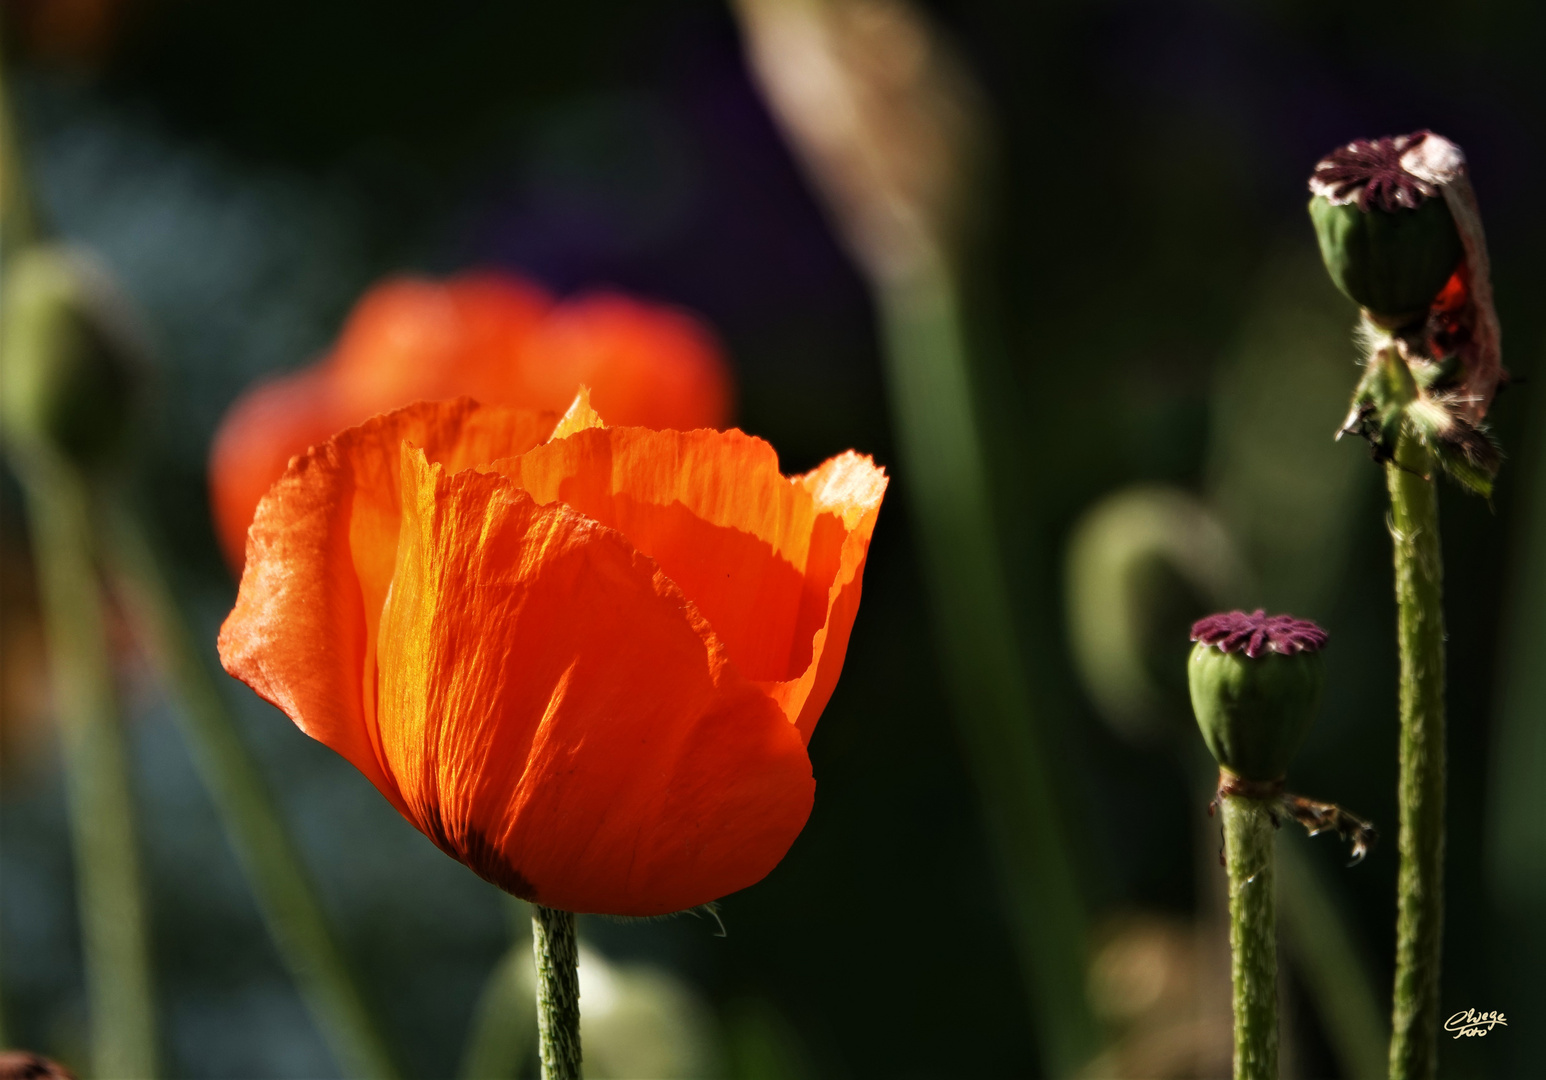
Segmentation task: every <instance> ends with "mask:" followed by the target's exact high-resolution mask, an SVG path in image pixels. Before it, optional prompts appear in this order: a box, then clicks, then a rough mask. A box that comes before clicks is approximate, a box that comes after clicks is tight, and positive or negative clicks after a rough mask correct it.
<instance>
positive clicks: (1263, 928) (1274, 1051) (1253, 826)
mask: <svg viewBox="0 0 1546 1080" xmlns="http://www.w3.org/2000/svg"><path fill="white" fill-rule="evenodd" d="M1219 809H1220V812H1221V813H1222V815H1223V818H1224V862H1225V866H1226V867H1227V868H1228V872H1229V954H1230V955H1229V973H1230V983H1231V986H1232V987H1233V990H1234V994H1233V1004H1234V1014H1235V1080H1277V1075H1278V945H1277V915H1276V909H1275V905H1274V903H1273V872H1272V869H1273V868H1272V846H1273V839H1274V835H1273V834H1274V833H1275V832H1276V829H1277V827H1276V826H1275V825H1274V824H1273V804H1272V803H1271V802H1270V801H1268V800H1263V799H1247V798H1245V797H1244V796H1241V795H1230V796H1227V797H1225V798H1223V799H1220V800H1219Z"/></svg>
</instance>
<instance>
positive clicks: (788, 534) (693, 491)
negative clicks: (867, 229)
mask: <svg viewBox="0 0 1546 1080" xmlns="http://www.w3.org/2000/svg"><path fill="white" fill-rule="evenodd" d="M490 468H491V469H494V470H496V471H498V472H499V473H500V474H501V475H504V476H506V477H508V478H510V479H511V480H512V481H513V482H515V483H516V484H517V485H518V486H520V487H521V488H522V489H524V490H526V491H528V492H530V493H531V495H532V497H533V498H534V499H536V501H537V502H539V503H542V504H548V503H553V502H561V503H563V504H565V505H567V506H571V507H573V508H575V509H576V510H579V511H580V512H581V513H583V514H585V515H586V516H588V517H591V518H593V519H595V520H596V521H598V522H600V523H601V524H603V525H606V526H607V527H609V528H614V529H616V530H618V531H619V532H621V533H622V534H623V535H625V536H627V537H628V539H629V542H630V543H632V544H633V545H634V546H635V547H636V548H637V549H638V550H639V551H641V552H643V553H644V554H646V555H649V556H650V557H651V558H653V559H654V560H655V561H656V562H657V563H658V564H659V565H660V567H661V569H662V570H664V571H665V573H666V575H667V576H668V577H670V578H671V580H672V581H674V582H675V583H676V584H677V585H678V586H679V587H680V588H681V590H682V592H683V593H684V594H685V595H686V596H687V597H688V598H689V599H690V600H692V602H693V603H694V604H695V605H696V607H697V608H698V610H699V611H701V612H702V613H703V615H704V617H705V618H706V619H707V620H708V622H709V625H710V626H712V627H713V628H714V631H715V633H716V634H717V635H718V636H719V638H720V640H722V641H723V642H724V643H725V647H726V650H727V651H728V653H729V655H730V657H731V659H733V660H734V661H735V663H736V666H737V667H738V668H739V669H740V670H741V671H742V672H743V673H745V675H746V677H747V678H749V679H752V680H754V681H756V682H758V683H761V684H764V685H765V686H767V687H768V688H769V691H770V692H771V693H774V694H775V696H776V697H777V698H778V699H779V701H780V703H781V705H782V706H783V707H784V709H785V712H786V715H787V716H788V719H789V720H790V722H792V723H796V724H797V725H798V726H799V727H800V730H801V733H802V735H803V736H804V737H806V738H809V736H810V732H811V730H812V729H813V728H814V726H815V723H816V719H817V717H818V716H819V715H820V711H821V708H822V706H824V705H825V703H826V699H827V697H828V696H830V694H831V690H832V685H833V684H834V683H835V681H836V678H837V674H838V672H839V671H840V670H841V667H842V661H843V655H844V652H845V650H846V648H847V643H848V633H849V630H850V628H851V626H852V622H853V618H854V615H855V612H856V611H857V607H858V600H859V582H860V578H861V576H862V573H863V567H864V559H865V555H866V553H867V551H868V549H869V540H870V534H871V532H872V531H873V529H874V525H875V518H876V515H877V513H878V510H879V504H880V498H881V496H882V494H883V493H884V491H885V486H886V478H885V474H884V473H883V472H882V471H881V470H880V469H878V468H876V467H875V465H874V463H873V462H872V461H870V459H869V458H867V457H861V456H859V455H856V454H851V453H850V454H845V455H843V456H842V457H840V458H834V459H832V461H829V462H828V463H827V464H826V465H823V466H822V467H821V468H820V469H818V470H816V471H815V472H813V473H811V474H809V475H808V476H805V477H797V478H793V479H791V478H788V477H785V476H783V475H782V474H781V473H780V472H779V469H778V455H777V454H776V453H775V452H774V450H773V448H772V447H771V446H769V445H768V444H767V443H765V442H763V441H762V440H761V439H757V438H753V437H751V436H748V435H745V434H743V433H742V432H739V431H728V432H716V431H692V432H679V431H649V430H646V429H643V428H604V429H592V430H588V431H582V432H577V433H576V434H574V435H571V436H569V437H567V438H561V439H554V440H552V441H551V442H548V443H546V444H544V445H543V446H540V447H537V448H535V449H534V450H532V451H530V452H528V453H526V454H524V455H522V456H521V457H520V458H518V459H515V460H511V461H500V462H496V463H494V464H493V465H491V466H490ZM785 683H787V684H790V685H788V686H783V687H775V684H785Z"/></svg>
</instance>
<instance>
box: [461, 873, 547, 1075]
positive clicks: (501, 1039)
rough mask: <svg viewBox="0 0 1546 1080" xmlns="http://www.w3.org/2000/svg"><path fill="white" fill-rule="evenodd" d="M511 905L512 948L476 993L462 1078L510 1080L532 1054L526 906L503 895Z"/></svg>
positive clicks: (528, 937)
mask: <svg viewBox="0 0 1546 1080" xmlns="http://www.w3.org/2000/svg"><path fill="white" fill-rule="evenodd" d="M505 899H506V901H507V903H508V904H509V907H510V912H511V915H512V916H513V918H512V920H511V921H512V922H513V923H515V924H516V925H515V926H513V927H512V929H513V931H514V933H513V934H512V937H513V938H514V940H513V941H511V943H510V948H509V949H507V950H506V951H505V954H504V956H502V957H501V958H500V960H499V962H498V963H497V964H495V965H494V970H493V971H491V972H489V976H488V980H487V981H486V982H485V983H484V984H483V993H482V994H481V995H479V997H478V1008H477V1012H476V1013H474V1014H473V1020H472V1027H471V1029H470V1030H469V1031H468V1033H467V1042H466V1045H465V1046H464V1048H463V1050H462V1065H461V1069H460V1071H459V1073H458V1075H460V1076H461V1078H462V1080H511V1078H513V1077H514V1076H515V1075H516V1073H517V1072H518V1071H519V1069H520V1066H521V1062H522V1060H523V1059H524V1058H525V1057H526V1055H527V1054H529V1053H530V1052H531V1030H532V1021H533V1020H534V1019H535V1015H534V1013H533V1009H532V1005H533V1001H532V995H531V992H530V988H529V987H528V986H526V985H525V984H524V980H523V979H522V975H523V974H524V972H523V970H522V965H525V964H529V963H531V960H530V958H529V957H528V956H527V953H528V952H529V951H530V949H529V947H530V945H531V940H530V936H529V935H530V932H531V921H530V917H529V915H528V912H529V910H530V909H529V908H528V907H527V905H526V904H525V903H523V902H522V901H520V900H517V899H516V898H515V897H513V896H511V897H506V898H505Z"/></svg>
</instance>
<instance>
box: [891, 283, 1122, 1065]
mask: <svg viewBox="0 0 1546 1080" xmlns="http://www.w3.org/2000/svg"><path fill="white" fill-rule="evenodd" d="M880 299H881V309H882V317H883V319H884V329H885V339H886V355H887V362H888V366H889V372H890V389H891V395H892V408H893V411H894V414H895V417H896V425H897V431H898V437H899V439H900V442H901V453H902V459H903V464H904V466H905V467H906V470H907V472H906V475H907V477H908V480H909V483H910V486H911V492H910V494H911V496H912V507H911V509H912V511H913V519H914V521H915V522H916V523H917V528H918V531H919V534H920V539H921V545H920V546H921V547H922V549H923V569H924V574H925V581H926V582H927V585H928V587H929V591H930V593H931V599H932V601H933V607H934V610H935V612H936V615H937V617H938V620H939V628H940V634H939V637H940V641H939V644H940V646H941V649H942V652H943V654H944V659H945V670H946V674H947V676H948V677H949V686H950V688H951V691H952V696H953V697H954V699H955V701H954V704H955V709H954V713H955V720H956V723H957V726H958V728H959V731H960V734H961V738H962V743H963V747H964V749H965V752H966V760H967V765H968V767H969V769H970V770H971V773H972V776H973V779H974V780H975V781H976V787H977V790H978V792H979V796H980V798H981V800H982V803H983V819H984V822H985V824H986V826H987V830H988V834H989V837H990V839H991V840H992V841H993V842H994V847H995V849H996V853H997V856H998V860H997V861H998V864H999V869H1000V872H1001V874H1002V876H1003V878H1004V882H1005V885H1006V890H1005V891H1006V893H1007V898H1008V901H1009V903H1008V905H1007V914H1008V916H1009V922H1010V928H1011V931H1012V934H1013V940H1014V942H1015V945H1016V951H1017V953H1018V954H1019V959H1020V965H1021V969H1022V971H1023V972H1024V976H1025V980H1026V989H1027V991H1028V994H1029V997H1030V1002H1031V1005H1032V1009H1033V1014H1034V1016H1035V1018H1036V1028H1037V1031H1036V1033H1037V1037H1038V1039H1039V1040H1040V1042H1041V1045H1042V1051H1043V1058H1044V1062H1045V1066H1046V1071H1047V1073H1048V1074H1049V1075H1051V1076H1055V1077H1060V1076H1069V1075H1072V1074H1073V1073H1075V1072H1077V1071H1078V1070H1079V1069H1080V1068H1081V1067H1082V1066H1083V1065H1085V1064H1086V1063H1087V1062H1088V1060H1089V1059H1090V1058H1091V1057H1093V1056H1094V1054H1095V1051H1096V1049H1097V1039H1098V1031H1097V1028H1096V1025H1095V1021H1094V1018H1093V1017H1092V1015H1091V1013H1090V1010H1089V1004H1088V1001H1087V998H1086V995H1085V992H1084V985H1085V962H1086V948H1087V943H1086V926H1085V919H1084V909H1083V905H1082V901H1081V898H1080V896H1079V891H1078V888H1077V885H1076V882H1075V878H1074V868H1073V859H1072V856H1071V853H1070V849H1069V843H1068V838H1067V836H1066V834H1065V832H1064V830H1063V814H1062V812H1061V809H1060V807H1059V806H1058V801H1057V798H1056V796H1055V793H1054V786H1053V782H1052V775H1051V770H1050V768H1049V766H1048V762H1047V754H1046V750H1045V749H1044V747H1043V744H1042V732H1041V724H1042V722H1043V718H1042V717H1040V716H1038V715H1037V710H1036V709H1035V708H1034V707H1033V704H1032V702H1033V700H1034V697H1033V694H1032V691H1031V686H1030V683H1029V680H1028V677H1027V673H1026V669H1025V664H1024V661H1023V659H1022V657H1021V655H1020V653H1019V650H1018V635H1017V631H1016V627H1015V625H1014V618H1013V613H1012V611H1011V609H1010V605H1009V592H1010V590H1009V587H1008V583H1007V575H1006V571H1005V565H1004V561H1003V554H1002V552H1001V550H1000V546H999V541H998V526H997V522H996V521H995V519H994V514H993V510H992V499H991V494H990V486H989V477H988V467H987V461H986V459H985V452H984V448H983V445H982V440H981V434H980V424H979V417H978V415H977V409H976V407H975V405H974V402H973V391H972V382H971V371H970V364H969V362H968V355H967V343H966V335H965V330H964V327H963V325H962V319H961V312H960V308H959V303H958V298H957V295H956V289H955V284H954V278H953V275H952V274H951V272H950V271H949V270H948V268H947V267H946V266H945V265H944V264H943V262H942V261H941V262H937V263H933V264H930V263H927V262H925V263H924V264H923V265H920V266H919V267H917V268H916V269H915V270H914V271H913V272H912V273H910V274H907V275H902V276H899V277H897V278H895V279H893V280H891V281H890V282H888V283H887V285H886V287H885V288H884V289H882V290H881V293H880Z"/></svg>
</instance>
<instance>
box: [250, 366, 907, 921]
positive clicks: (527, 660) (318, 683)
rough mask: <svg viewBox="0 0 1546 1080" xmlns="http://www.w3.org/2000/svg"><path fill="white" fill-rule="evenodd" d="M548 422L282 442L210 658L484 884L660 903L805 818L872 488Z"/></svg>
mask: <svg viewBox="0 0 1546 1080" xmlns="http://www.w3.org/2000/svg"><path fill="white" fill-rule="evenodd" d="M555 419H556V418H555V417H554V416H553V415H552V414H546V415H543V414H538V413H534V412H529V411H519V410H513V409H509V408H502V407H497V406H479V405H477V404H475V403H473V402H471V401H468V400H465V399H463V400H460V401H455V402H441V403H428V402H421V403H419V404H415V405H412V406H409V407H408V408H405V409H401V410H398V411H396V412H393V413H390V414H388V415H385V416H378V417H375V418H374V419H371V420H369V421H368V422H366V423H364V424H362V425H360V426H358V427H354V428H351V429H349V430H347V431H344V432H341V433H340V434H338V435H336V436H334V437H333V438H331V439H329V440H328V441H327V442H326V443H325V444H323V445H321V446H317V447H314V448H312V449H311V450H309V451H307V452H306V453H305V454H304V455H303V456H301V457H298V458H297V459H296V460H295V461H293V462H292V463H291V464H290V466H289V467H288V469H287V470H286V471H285V474H284V477H283V478H282V479H281V480H280V481H279V483H278V484H276V485H275V486H274V488H273V490H272V491H271V492H270V493H269V494H268V495H267V496H266V497H265V498H264V499H263V502H262V504H261V506H260V507H259V509H258V512H257V517H256V520H255V521H254V522H253V525H252V530H251V543H250V547H249V549H248V556H249V557H248V561H247V566H246V570H245V573H244V574H243V576H242V582H241V588H240V592H239V594H238V597H237V601H236V607H235V609H234V610H233V611H232V613H231V615H230V616H229V618H227V620H226V623H225V626H224V627H223V628H222V629H221V633H220V655H221V659H222V661H223V662H224V664H225V667H226V670H227V671H229V672H230V673H231V674H233V675H235V676H237V677H238V678H240V679H242V680H244V681H245V682H247V683H248V684H249V685H251V686H252V687H253V688H254V689H255V690H257V691H258V693H259V694H261V695H262V696H263V697H265V698H267V699H268V700H269V701H271V702H273V703H274V704H276V705H278V706H279V707H280V708H282V709H283V710H284V711H285V712H286V713H288V714H289V716H290V717H291V719H293V720H294V721H295V722H296V724H297V725H299V726H300V727H301V729H302V730H304V731H305V732H306V733H307V734H309V735H311V736H312V737H313V738H316V739H319V740H321V741H322V742H324V743H326V744H327V745H328V746H331V747H332V748H333V749H335V750H337V751H338V752H339V753H341V754H343V755H344V756H345V757H346V758H348V759H349V760H350V761H351V762H353V763H354V765H355V766H356V767H358V768H359V769H360V771H361V772H363V773H364V774H365V775H366V776H367V777H369V778H370V780H371V781H372V782H373V783H374V784H375V785H376V787H377V788H379V789H380V790H381V792H382V794H384V795H385V796H386V797H387V798H388V799H390V800H391V801H392V804H393V805H394V806H396V807H397V809H398V810H399V811H400V812H401V813H402V814H403V815H404V816H405V817H406V818H408V820H409V821H411V822H412V823H413V824H414V825H415V826H417V827H418V828H419V829H420V830H421V831H423V832H424V833H425V835H427V836H428V837H429V838H430V839H431V840H433V841H434V842H435V843H436V844H437V845H439V846H440V847H441V848H442V849H443V850H445V851H446V852H447V853H448V854H450V855H452V856H453V857H455V858H457V859H459V860H461V861H462V862H463V863H465V864H466V865H467V866H469V867H471V868H472V869H473V870H474V871H476V872H477V873H478V874H479V875H481V876H482V877H484V878H486V879H487V880H489V881H492V882H493V883H495V884H496V885H499V886H501V887H502V888H504V889H506V890H507V891H509V892H511V893H514V894H515V895H517V896H520V897H523V898H525V899H527V900H531V901H534V902H536V903H540V904H544V905H546V906H548V907H554V908H560V909H564V910H568V911H583V912H605V913H610V914H618V915H658V914H664V913H667V912H672V911H679V910H681V909H683V908H688V907H692V906H694V905H696V904H702V903H706V902H708V901H710V900H713V899H715V898H717V897H720V896H723V895H725V894H726V893H729V892H733V891H735V890H737V889H741V888H744V887H746V886H748V885H750V884H752V883H754V882H756V881H758V880H759V879H761V878H762V877H763V876H764V875H766V874H767V873H768V871H770V870H771V869H772V868H773V867H774V866H775V865H776V864H777V863H778V861H779V860H780V859H781V858H782V857H783V856H784V853H785V852H786V851H787V850H788V849H789V846H790V844H791V843H793V842H794V838H795V836H796V835H798V833H799V831H800V829H801V828H802V827H803V826H804V824H805V820H806V817H807V816H808V815H809V813H810V808H811V802H812V798H813V796H814V792H815V781H814V780H813V778H812V776H811V765H810V759H809V758H808V757H807V756H806V752H805V743H806V741H807V740H808V739H809V738H810V735H811V732H812V730H813V729H814V727H815V725H816V721H817V718H818V717H819V716H820V715H821V711H822V709H823V708H824V707H825V705H826V703H827V699H828V698H829V697H830V696H831V694H832V690H833V688H834V686H835V685H836V683H837V677H838V673H839V671H840V670H841V668H842V664H843V656H844V653H845V652H846V650H847V647H848V637H849V631H850V629H851V628H852V626H853V621H854V616H855V615H856V613H857V611H858V606H859V593H860V586H861V581H862V577H863V572H864V563H865V557H866V554H867V552H868V550H869V543H870V535H871V532H872V531H873V529H874V526H875V519H876V516H877V514H878V513H879V509H880V502H881V498H882V496H883V495H884V493H885V488H886V482H887V481H886V476H885V473H884V472H883V471H882V470H881V469H879V468H877V467H876V466H875V464H874V463H873V462H872V461H871V460H870V459H869V458H868V457H864V456H861V455H858V454H855V453H853V452H851V451H850V452H848V453H845V454H842V455H839V456H838V457H835V458H832V459H830V460H829V461H827V462H826V463H824V464H823V465H821V466H820V467H819V468H817V469H815V470H814V471H812V472H810V473H807V474H805V475H803V476H796V477H785V476H783V475H781V474H780V472H779V468H778V457H777V454H776V453H775V452H774V450H773V448H772V447H771V446H769V445H768V444H767V443H765V442H763V441H762V440H760V439H756V438H753V437H751V436H748V435H745V434H743V433H742V432H740V431H734V430H732V431H726V432H719V431H713V430H697V431H688V432H682V431H653V430H649V429H646V428H642V427H606V426H603V425H602V424H601V421H600V418H599V417H598V416H597V415H596V414H595V412H594V411H592V410H591V409H590V407H589V404H588V402H587V401H586V400H585V396H584V394H583V393H582V395H581V396H580V398H579V399H577V400H576V402H575V404H574V406H573V408H571V410H570V411H569V413H568V414H566V416H565V417H564V419H563V420H562V421H561V422H558V423H557V425H556V427H555Z"/></svg>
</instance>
